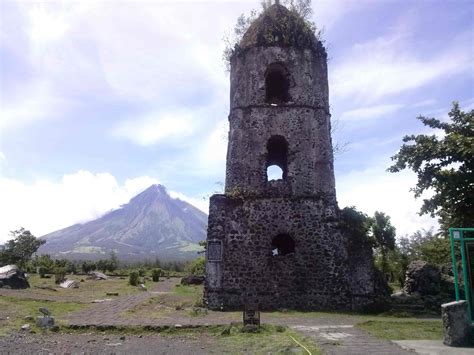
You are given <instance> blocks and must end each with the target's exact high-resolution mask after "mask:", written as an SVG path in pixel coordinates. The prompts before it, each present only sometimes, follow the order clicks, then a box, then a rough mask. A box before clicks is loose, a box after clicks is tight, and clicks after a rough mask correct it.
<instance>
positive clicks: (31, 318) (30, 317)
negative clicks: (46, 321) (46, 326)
mask: <svg viewBox="0 0 474 355" xmlns="http://www.w3.org/2000/svg"><path fill="white" fill-rule="evenodd" d="M23 319H24V320H33V319H34V318H33V317H32V316H25V317H24V318H23Z"/></svg>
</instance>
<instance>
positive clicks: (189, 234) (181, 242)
mask: <svg viewBox="0 0 474 355" xmlns="http://www.w3.org/2000/svg"><path fill="white" fill-rule="evenodd" d="M206 228H207V215H206V214H205V213H203V212H201V211H200V210H198V209H197V208H196V207H194V206H192V205H190V204H188V203H187V202H184V201H181V200H178V199H173V198H171V197H170V196H169V195H168V193H167V192H166V189H165V187H164V186H162V185H152V186H150V187H149V188H148V189H146V190H145V191H143V192H142V193H140V194H138V195H137V196H135V197H134V198H132V199H131V200H130V202H129V203H127V204H125V205H123V206H122V207H121V208H119V209H117V210H114V211H111V212H109V213H107V214H105V215H104V216H102V217H100V218H98V219H96V220H93V221H90V222H87V223H84V224H76V225H73V226H71V227H67V228H64V229H61V230H59V231H56V232H53V233H50V234H47V235H45V236H43V237H42V238H44V239H46V244H44V245H43V246H42V247H41V248H40V249H39V251H38V252H39V253H40V254H51V255H52V256H55V257H61V258H68V259H99V258H104V257H107V256H108V254H110V252H111V251H112V250H114V251H115V252H116V254H117V256H118V257H119V258H120V259H121V260H144V259H155V258H160V259H167V260H185V259H192V258H195V257H196V255H197V254H196V252H197V251H198V250H200V247H199V246H198V243H199V242H200V241H201V240H204V239H205V238H206Z"/></svg>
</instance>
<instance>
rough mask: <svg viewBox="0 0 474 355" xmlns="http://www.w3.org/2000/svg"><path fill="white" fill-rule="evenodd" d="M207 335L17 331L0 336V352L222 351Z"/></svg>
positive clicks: (163, 352) (206, 352)
mask: <svg viewBox="0 0 474 355" xmlns="http://www.w3.org/2000/svg"><path fill="white" fill-rule="evenodd" d="M221 353H222V352H221V351H220V349H218V348H217V346H216V345H215V344H214V343H213V339H212V337H210V336H200V337H197V338H195V339H191V338H189V337H188V338H185V337H180V336H173V337H169V336H168V337H166V336H161V335H159V334H153V335H143V336H140V335H133V336H125V337H124V336H120V335H98V334H48V336H43V335H39V334H22V333H17V334H13V335H11V336H8V337H5V338H0V354H184V355H187V354H190V355H191V354H221Z"/></svg>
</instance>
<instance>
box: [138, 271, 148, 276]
mask: <svg viewBox="0 0 474 355" xmlns="http://www.w3.org/2000/svg"><path fill="white" fill-rule="evenodd" d="M145 274H146V270H145V269H138V275H139V276H140V277H143V276H145Z"/></svg>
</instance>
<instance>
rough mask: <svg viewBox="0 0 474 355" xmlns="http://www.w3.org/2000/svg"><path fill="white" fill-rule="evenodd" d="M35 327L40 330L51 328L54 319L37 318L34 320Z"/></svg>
mask: <svg viewBox="0 0 474 355" xmlns="http://www.w3.org/2000/svg"><path fill="white" fill-rule="evenodd" d="M36 325H37V326H38V327H40V328H51V327H53V326H54V317H51V316H46V317H41V316H40V317H38V318H36Z"/></svg>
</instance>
